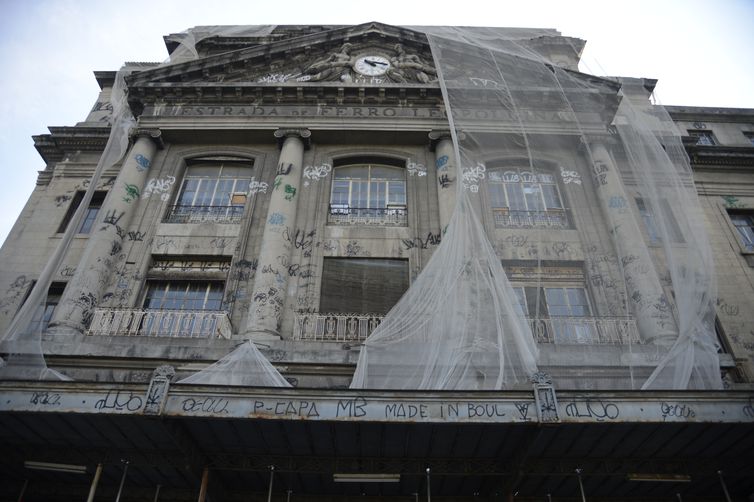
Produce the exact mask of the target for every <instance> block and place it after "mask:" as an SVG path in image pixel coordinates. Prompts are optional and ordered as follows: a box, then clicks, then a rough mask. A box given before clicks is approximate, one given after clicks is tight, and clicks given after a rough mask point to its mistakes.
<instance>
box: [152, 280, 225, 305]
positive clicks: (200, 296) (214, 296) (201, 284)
mask: <svg viewBox="0 0 754 502" xmlns="http://www.w3.org/2000/svg"><path fill="white" fill-rule="evenodd" d="M224 289H225V285H224V284H223V283H222V282H220V281H148V282H147V293H146V296H145V298H144V308H145V309H150V310H220V308H221V306H222V301H223V290H224Z"/></svg>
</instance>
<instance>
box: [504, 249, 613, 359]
mask: <svg viewBox="0 0 754 502" xmlns="http://www.w3.org/2000/svg"><path fill="white" fill-rule="evenodd" d="M569 263H573V262H569ZM503 267H504V268H505V271H506V274H507V275H508V277H509V279H510V281H511V285H512V286H513V290H514V292H515V294H516V299H517V303H518V305H516V307H517V310H518V311H520V312H522V313H523V314H524V316H525V317H526V318H527V319H528V320H529V324H530V326H531V328H532V331H533V333H534V336H535V337H536V339H537V341H539V342H546V343H563V344H569V343H598V342H597V340H598V339H599V334H598V331H597V330H596V329H595V327H596V325H595V323H594V318H593V314H592V308H591V305H590V302H589V295H588V293H587V290H586V287H585V283H584V274H583V266H579V265H571V264H557V263H552V264H545V263H543V264H542V265H541V266H537V265H536V264H533V263H532V264H531V265H529V264H528V263H527V262H503Z"/></svg>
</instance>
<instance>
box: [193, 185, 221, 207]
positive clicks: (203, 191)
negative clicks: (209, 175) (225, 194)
mask: <svg viewBox="0 0 754 502" xmlns="http://www.w3.org/2000/svg"><path fill="white" fill-rule="evenodd" d="M216 186H217V180H208V179H203V180H201V182H200V183H199V189H198V193H197V194H196V200H195V202H194V205H195V206H211V205H212V197H213V195H214V193H215V187H216Z"/></svg>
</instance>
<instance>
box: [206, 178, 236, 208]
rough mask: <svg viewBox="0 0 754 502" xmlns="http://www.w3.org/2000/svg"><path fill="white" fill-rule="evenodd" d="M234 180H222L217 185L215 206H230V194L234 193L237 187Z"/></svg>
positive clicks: (213, 203) (213, 202) (214, 198)
mask: <svg viewBox="0 0 754 502" xmlns="http://www.w3.org/2000/svg"><path fill="white" fill-rule="evenodd" d="M235 181H236V180H234V179H230V180H229V179H221V180H220V181H219V182H218V183H217V189H216V190H215V196H214V197H213V199H212V204H211V205H213V206H228V205H230V194H231V193H233V186H234V185H235Z"/></svg>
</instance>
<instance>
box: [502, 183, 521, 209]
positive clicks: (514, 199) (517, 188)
mask: <svg viewBox="0 0 754 502" xmlns="http://www.w3.org/2000/svg"><path fill="white" fill-rule="evenodd" d="M505 188H506V191H507V192H508V202H509V203H510V208H511V209H516V210H520V211H525V210H526V202H525V201H524V191H523V187H522V185H521V184H520V183H506V184H505Z"/></svg>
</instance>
